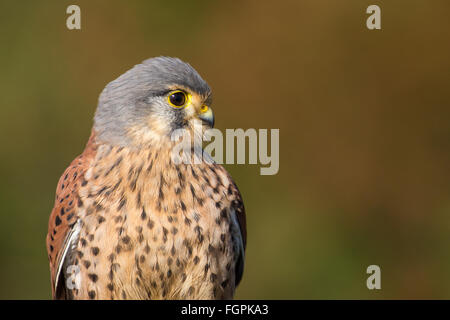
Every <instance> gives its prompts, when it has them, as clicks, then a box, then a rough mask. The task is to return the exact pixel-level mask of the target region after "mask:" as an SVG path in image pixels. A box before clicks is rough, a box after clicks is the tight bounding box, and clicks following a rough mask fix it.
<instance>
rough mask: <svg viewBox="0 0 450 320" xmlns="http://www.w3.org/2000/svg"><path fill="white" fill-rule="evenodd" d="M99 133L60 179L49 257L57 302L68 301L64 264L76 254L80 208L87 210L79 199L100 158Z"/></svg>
mask: <svg viewBox="0 0 450 320" xmlns="http://www.w3.org/2000/svg"><path fill="white" fill-rule="evenodd" d="M96 149H97V147H96V144H95V133H94V132H93V133H92V134H91V137H90V139H89V141H88V143H87V145H86V148H85V150H84V152H83V153H82V154H81V155H80V156H78V157H77V158H76V159H75V160H73V161H72V163H71V164H70V166H69V167H68V168H67V169H66V170H65V171H64V173H63V175H62V176H61V178H60V179H59V182H58V186H57V189H56V198H55V205H54V207H53V210H52V212H51V214H50V220H49V223H48V233H47V253H48V259H49V263H50V277H51V283H52V296H53V299H63V298H64V297H65V294H66V293H65V284H64V277H63V276H62V275H61V271H62V267H63V265H64V260H65V258H66V257H67V256H68V254H69V253H70V251H72V250H73V248H72V244H73V243H75V242H76V239H77V237H78V231H79V228H77V227H76V226H77V220H78V212H79V208H80V207H82V206H83V204H82V201H81V199H80V197H79V195H78V190H79V187H80V186H81V185H82V184H83V182H84V174H85V172H86V171H87V169H88V168H89V166H90V163H91V161H92V159H93V158H94V157H95V154H96Z"/></svg>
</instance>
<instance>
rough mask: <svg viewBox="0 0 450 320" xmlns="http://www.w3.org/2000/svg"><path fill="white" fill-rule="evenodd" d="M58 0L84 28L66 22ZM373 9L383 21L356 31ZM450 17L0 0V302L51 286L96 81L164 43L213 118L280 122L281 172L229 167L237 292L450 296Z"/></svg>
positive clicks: (225, 122)
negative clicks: (195, 83)
mask: <svg viewBox="0 0 450 320" xmlns="http://www.w3.org/2000/svg"><path fill="white" fill-rule="evenodd" d="M70 4H78V5H79V6H80V7H81V19H82V21H81V24H82V30H80V31H70V30H68V29H67V28H66V18H67V17H68V15H67V14H66V8H67V6H68V5H70ZM370 4H378V5H379V6H380V7H381V10H382V30H381V31H370V30H368V29H367V28H366V22H365V21H366V18H367V17H368V15H367V14H366V13H365V11H366V8H367V6H369V5H370ZM449 11H450V3H449V2H448V1H447V0H442V1H439V0H432V1H425V0H422V1H411V0H408V1H406V0H397V1H371V0H370V1H365V0H345V1H335V0H320V1H317V0H305V1H300V0H297V1H268V0H264V1H262V0H258V1H256V0H255V1H245V2H244V1H209V0H204V1H170V2H169V1H163V0H159V1H135V0H134V1H100V0H96V1H81V0H77V1H12V0H2V1H1V4H0V39H1V50H0V88H1V95H0V145H1V149H0V178H1V181H0V298H3V299H48V298H50V296H51V295H50V293H51V291H50V280H49V270H48V262H47V254H46V250H45V235H46V232H47V221H48V216H49V213H50V211H51V209H52V207H53V201H54V193H55V188H56V183H57V181H58V178H59V176H60V175H61V174H62V172H63V171H64V169H65V168H66V166H68V164H69V163H70V162H71V161H72V159H73V158H74V157H75V156H76V155H78V154H79V153H80V152H81V151H82V150H83V148H84V145H85V143H86V141H87V138H88V136H89V133H90V128H91V125H92V117H93V114H94V111H95V108H96V104H97V98H98V95H99V93H100V92H101V90H102V89H103V87H104V86H105V85H106V84H107V83H108V82H109V81H112V80H113V79H115V78H116V77H118V76H119V75H120V74H122V73H123V72H125V71H126V70H128V69H129V68H131V67H132V66H133V65H135V64H137V63H140V62H141V61H143V60H144V59H147V58H149V57H153V56H159V55H168V56H177V57H180V58H181V59H183V60H185V61H188V62H189V63H191V64H192V65H193V66H194V67H195V68H196V69H197V70H198V71H199V73H200V74H201V75H202V76H203V77H204V78H205V79H206V80H207V81H208V83H209V84H210V86H211V87H212V89H213V91H214V97H215V101H214V105H213V108H214V110H215V114H216V122H217V127H218V128H219V129H225V128H244V129H247V128H269V129H270V128H279V129H280V171H279V173H278V174H277V175H275V176H261V175H259V166H255V165H248V166H246V165H228V166H227V169H228V170H229V171H230V172H231V174H232V176H233V177H234V179H235V180H236V182H237V184H238V186H239V188H240V190H241V192H242V195H243V197H244V200H245V205H246V209H247V221H248V247H247V256H246V269H245V274H244V278H243V281H242V283H241V285H240V287H239V288H238V291H237V296H236V298H244V299H283V298H286V299H316V298H325V299H338V298H342V299H348V298H353V299H360V298H368V299H379V298H388V299H397V298H426V299H427V298H447V299H448V298H450V165H449V164H450V121H449V120H450V59H449V57H450V41H449V39H450V20H449V19H448V12H449ZM371 264H376V265H379V266H380V267H381V271H382V279H381V280H382V289H381V290H378V291H377V290H374V291H369V290H368V289H367V288H366V279H367V277H368V275H367V274H366V268H367V266H369V265H371Z"/></svg>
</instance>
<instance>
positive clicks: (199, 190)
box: [46, 56, 247, 300]
mask: <svg viewBox="0 0 450 320" xmlns="http://www.w3.org/2000/svg"><path fill="white" fill-rule="evenodd" d="M211 103H212V92H211V89H210V87H209V85H208V84H207V83H206V82H205V80H203V79H202V77H201V76H200V75H199V74H198V73H197V71H196V70H195V69H194V68H193V67H192V66H191V65H190V64H188V63H186V62H183V61H182V60H180V59H178V58H172V57H163V56H161V57H154V58H150V59H147V60H145V61H143V62H142V63H140V64H137V65H135V66H134V67H132V68H131V69H130V70H128V71H127V72H125V73H124V74H122V75H120V76H119V77H118V78H117V79H115V80H113V81H112V82H110V83H108V84H107V85H106V87H105V88H104V89H103V91H102V92H101V94H100V96H99V99H98V104H97V108H96V111H95V115H94V121H93V126H92V130H91V134H90V137H89V139H88V142H87V144H86V147H85V149H84V151H83V152H82V153H81V154H80V155H79V156H78V157H76V158H75V159H74V160H73V161H72V163H71V164H70V165H69V166H68V167H67V169H66V170H65V171H64V173H63V174H62V175H61V178H60V179H59V181H58V184H57V189H56V197H55V202H54V207H53V210H52V211H51V214H50V218H49V223H48V233H47V237H46V247H47V253H48V259H49V266H50V278H51V288H52V298H53V299H82V300H92V299H98V300H125V299H129V300H148V299H151V300H172V299H173V300H184V299H199V300H219V299H227V300H228V299H233V297H234V294H235V291H236V287H237V286H238V284H239V283H240V281H241V279H242V275H243V271H244V260H245V248H246V241H247V240H246V238H247V234H246V233H247V231H246V217H245V208H244V204H243V200H242V196H241V194H240V191H239V190H238V188H237V186H236V184H235V182H234V181H233V179H232V178H231V176H230V174H229V173H228V172H227V171H226V170H225V169H224V167H223V166H221V165H220V164H217V163H216V162H214V161H211V159H210V160H209V161H201V162H200V163H193V162H192V161H191V162H187V163H186V162H179V161H178V162H177V161H174V157H173V156H172V155H171V153H173V150H174V148H175V146H176V143H177V142H176V141H174V140H173V139H172V138H171V137H172V135H173V134H174V132H176V130H186V131H187V132H193V130H194V123H195V121H198V122H200V123H201V127H202V129H205V130H207V129H210V128H212V127H213V126H214V114H213V111H212V109H211ZM192 149H193V152H194V153H193V154H194V155H198V154H199V153H198V150H199V148H197V147H195V148H194V147H192ZM203 151H204V150H202V149H201V147H200V152H203Z"/></svg>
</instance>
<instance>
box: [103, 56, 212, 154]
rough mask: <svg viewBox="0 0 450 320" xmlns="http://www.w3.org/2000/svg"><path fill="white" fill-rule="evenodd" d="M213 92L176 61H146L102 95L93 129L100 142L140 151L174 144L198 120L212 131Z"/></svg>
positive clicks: (192, 70)
mask: <svg viewBox="0 0 450 320" xmlns="http://www.w3.org/2000/svg"><path fill="white" fill-rule="evenodd" d="M210 105H211V89H210V88H209V86H208V84H207V83H206V82H205V81H204V80H203V79H202V78H201V77H200V75H199V74H198V73H197V71H195V69H194V68H192V67H191V66H190V65H189V64H187V63H184V62H183V61H181V60H179V59H177V58H169V57H158V58H152V59H148V60H146V61H144V62H143V63H141V64H138V65H136V66H135V67H134V68H132V69H131V70H129V71H127V72H125V73H124V74H123V75H121V76H120V77H119V78H117V79H116V80H114V81H112V82H110V83H109V84H108V85H107V86H106V87H105V89H104V90H103V92H102V93H101V95H100V98H99V103H98V107H97V111H96V114H95V117H94V130H95V131H96V134H97V137H98V139H99V140H100V141H101V142H104V143H108V144H112V145H119V146H125V147H142V146H148V145H152V144H157V143H165V142H167V141H170V138H171V134H172V133H173V132H174V130H176V129H188V130H192V129H193V126H194V123H195V121H197V122H199V120H200V121H201V122H202V123H203V125H204V126H206V127H213V125H214V115H213V112H212V110H211V108H210Z"/></svg>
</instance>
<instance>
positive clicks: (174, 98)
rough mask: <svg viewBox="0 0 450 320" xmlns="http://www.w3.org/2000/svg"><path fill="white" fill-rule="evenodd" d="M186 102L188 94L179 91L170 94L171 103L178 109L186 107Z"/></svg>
mask: <svg viewBox="0 0 450 320" xmlns="http://www.w3.org/2000/svg"><path fill="white" fill-rule="evenodd" d="M186 100H187V99H186V93H184V92H183V91H180V90H177V91H173V92H171V93H170V94H169V103H170V104H171V105H172V106H174V107H176V108H180V107H182V106H184V105H185V104H186Z"/></svg>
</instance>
